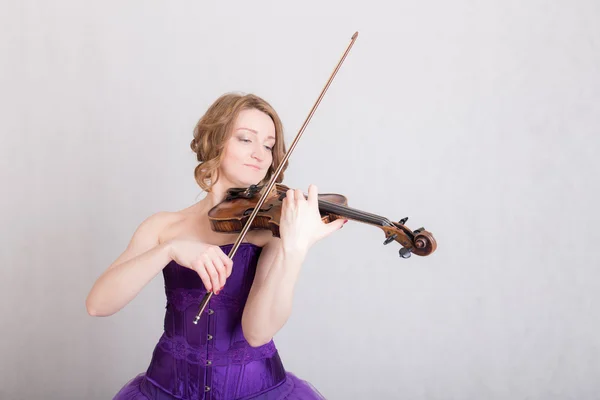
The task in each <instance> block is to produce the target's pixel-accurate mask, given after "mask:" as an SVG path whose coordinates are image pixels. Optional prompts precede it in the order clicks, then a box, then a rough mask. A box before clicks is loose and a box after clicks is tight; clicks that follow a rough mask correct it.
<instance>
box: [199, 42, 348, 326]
mask: <svg viewBox="0 0 600 400" xmlns="http://www.w3.org/2000/svg"><path fill="white" fill-rule="evenodd" d="M357 37H358V31H357V32H355V33H354V35H352V38H351V39H350V44H348V47H347V48H346V51H344V54H343V55H342V58H341V59H340V61H339V62H338V64H337V65H336V67H335V69H334V70H333V72H332V73H331V76H330V77H329V79H328V80H327V83H326V84H325V87H324V88H323V90H321V94H320V95H319V97H318V98H317V101H315V104H314V105H313V106H312V109H311V110H310V113H309V114H308V116H307V117H306V120H305V121H304V124H302V127H301V128H300V130H299V131H298V133H297V134H296V137H295V138H294V141H293V142H292V144H291V145H290V148H289V150H288V151H287V152H286V153H285V156H284V157H283V160H282V161H281V162H280V163H279V166H278V167H277V170H276V171H275V173H274V174H273V176H272V177H271V180H270V181H269V184H268V185H267V188H266V189H265V190H264V192H263V194H262V195H261V197H260V199H259V201H258V203H257V204H256V207H254V210H252V214H250V216H249V217H248V220H247V221H246V224H245V225H244V228H243V229H242V231H241V232H240V234H239V236H238V237H237V240H236V241H235V243H234V244H233V247H232V248H231V250H230V251H229V254H228V255H227V256H228V257H229V259H230V260H233V256H234V255H235V253H236V252H237V249H238V247H240V244H241V243H242V241H243V240H244V237H245V236H246V233H247V232H248V230H249V229H250V226H252V221H254V218H255V217H256V214H258V211H259V210H260V209H261V207H262V205H263V204H264V202H265V200H266V198H267V197H268V195H269V193H271V190H272V189H273V186H275V181H276V180H277V177H278V176H279V174H281V170H282V169H283V167H284V165H285V163H286V162H287V160H288V159H289V158H290V155H291V154H292V152H293V151H294V149H295V148H296V145H297V144H298V141H299V140H300V138H301V137H302V134H303V133H304V130H305V129H306V127H307V125H308V123H309V121H310V120H311V118H312V116H313V114H314V113H315V111H316V110H317V107H318V106H319V104H320V103H321V100H323V97H324V96H325V92H327V89H329V86H330V85H331V82H332V81H333V78H335V75H336V74H337V72H338V71H339V69H340V67H341V66H342V64H343V63H344V60H345V59H346V56H347V55H348V53H349V52H350V49H351V48H352V46H353V45H354V42H355V41H356V38H357ZM212 295H213V292H212V291H210V292H206V294H205V295H204V298H203V299H202V301H201V302H200V307H199V310H198V314H196V317H195V318H194V324H198V321H199V320H200V317H201V315H202V313H203V312H204V309H205V308H206V305H207V304H208V302H209V300H210V299H211V297H212Z"/></svg>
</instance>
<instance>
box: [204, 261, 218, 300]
mask: <svg viewBox="0 0 600 400" xmlns="http://www.w3.org/2000/svg"><path fill="white" fill-rule="evenodd" d="M202 261H203V263H204V267H205V269H206V272H207V273H208V276H210V283H211V285H212V288H213V292H214V291H217V290H219V289H220V288H221V285H220V284H219V273H218V272H217V269H216V268H215V266H214V265H213V262H212V260H211V259H210V258H209V257H208V255H207V254H204V255H203V256H202Z"/></svg>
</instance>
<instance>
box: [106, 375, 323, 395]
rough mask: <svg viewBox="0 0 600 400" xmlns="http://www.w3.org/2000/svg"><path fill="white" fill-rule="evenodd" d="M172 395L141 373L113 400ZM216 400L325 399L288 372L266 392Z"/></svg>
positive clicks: (309, 385)
mask: <svg viewBox="0 0 600 400" xmlns="http://www.w3.org/2000/svg"><path fill="white" fill-rule="evenodd" d="M175 399H177V398H176V397H173V396H172V395H171V394H169V393H167V392H165V391H163V390H161V389H160V388H159V387H157V386H155V385H153V384H152V383H151V382H150V381H149V380H147V379H146V374H145V373H141V374H139V375H137V376H136V377H135V378H133V379H132V380H130V381H129V382H128V383H127V384H126V385H125V386H123V388H122V389H121V390H120V391H119V392H118V393H117V395H116V396H115V397H114V398H113V400H175ZM213 399H215V400H325V397H323V395H322V394H321V393H319V391H318V390H317V389H316V388H315V387H313V386H312V385H311V384H310V383H309V382H307V381H305V380H302V379H300V378H298V377H297V376H296V375H294V374H293V373H291V372H286V379H285V380H284V381H283V382H282V383H281V384H279V385H277V386H276V387H274V388H271V389H269V390H268V391H266V392H263V393H260V394H257V395H252V396H250V397H243V398H240V399H218V398H215V397H214V396H213Z"/></svg>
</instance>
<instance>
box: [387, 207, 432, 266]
mask: <svg viewBox="0 0 600 400" xmlns="http://www.w3.org/2000/svg"><path fill="white" fill-rule="evenodd" d="M407 220H408V217H406V218H403V219H401V220H400V221H399V222H392V226H382V227H381V229H383V231H384V232H385V237H386V239H385V241H384V242H383V244H389V243H391V242H392V241H394V240H395V241H396V242H398V243H400V244H401V245H402V248H401V249H400V252H399V253H400V257H402V258H409V257H410V255H411V253H414V254H416V255H418V256H428V255H429V254H431V253H433V252H434V251H435V249H436V248H437V242H436V240H435V238H434V237H433V235H432V234H431V232H429V231H427V230H425V228H422V227H421V228H419V229H415V230H414V231H411V230H410V229H408V228H407V227H406V226H405V225H404V224H405V223H406V221H407Z"/></svg>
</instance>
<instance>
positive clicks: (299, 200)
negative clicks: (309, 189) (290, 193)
mask: <svg viewBox="0 0 600 400" xmlns="http://www.w3.org/2000/svg"><path fill="white" fill-rule="evenodd" d="M295 197H296V203H302V202H303V201H305V200H306V198H305V197H304V193H302V190H300V189H296V193H295Z"/></svg>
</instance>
